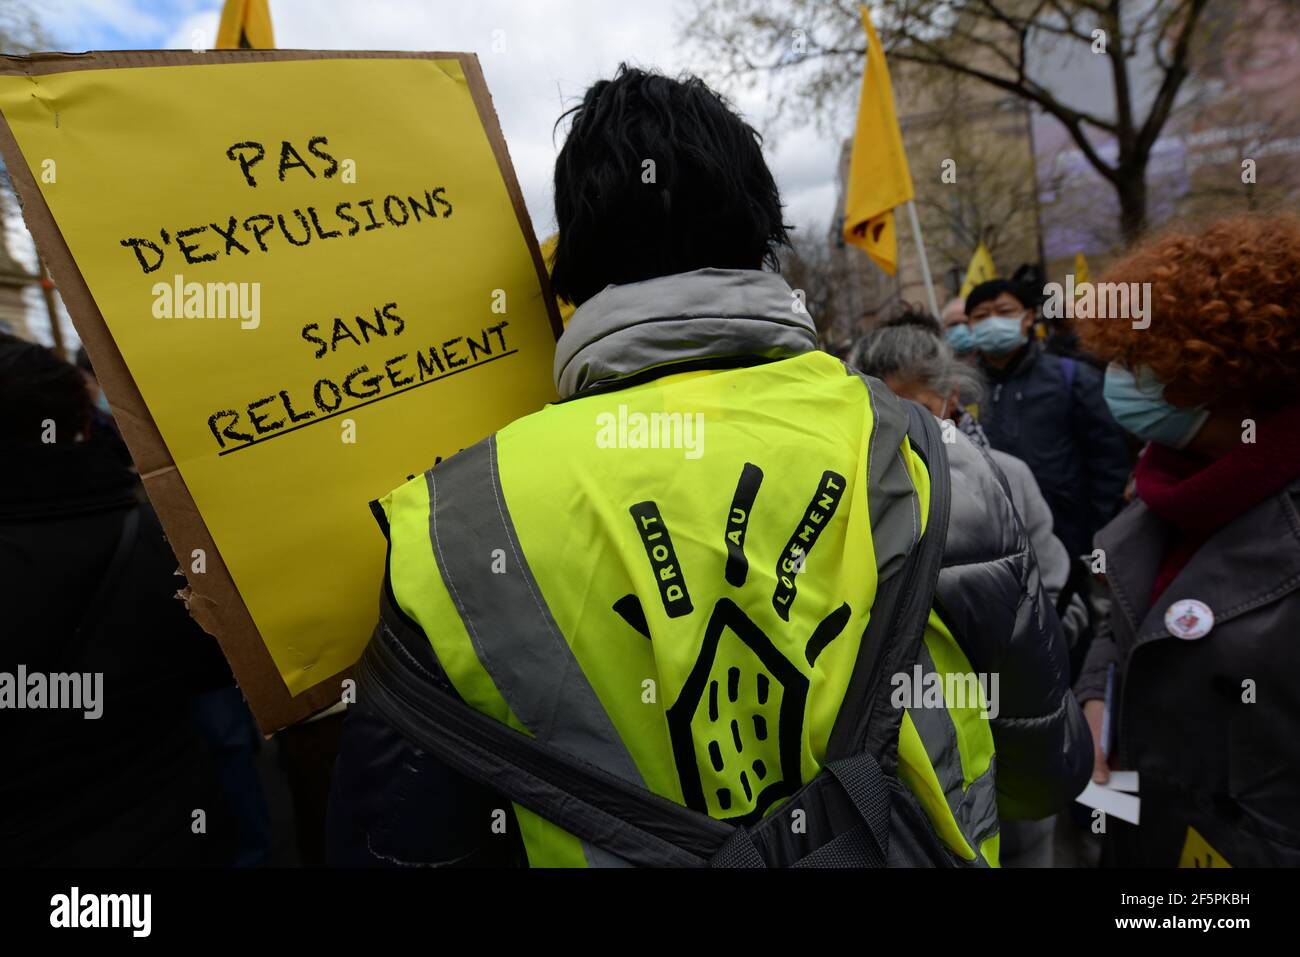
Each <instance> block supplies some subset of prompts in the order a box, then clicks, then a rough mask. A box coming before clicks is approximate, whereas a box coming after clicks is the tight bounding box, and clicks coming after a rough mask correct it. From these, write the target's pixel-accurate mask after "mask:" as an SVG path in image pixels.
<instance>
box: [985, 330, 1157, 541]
mask: <svg viewBox="0 0 1300 957" xmlns="http://www.w3.org/2000/svg"><path fill="white" fill-rule="evenodd" d="M980 367H981V369H982V370H983V372H984V375H985V377H986V378H987V379H988V386H989V387H988V393H987V395H986V396H985V398H984V401H983V402H982V403H981V405H980V415H979V421H980V425H981V426H982V427H983V428H984V432H985V434H986V435H987V436H988V438H989V442H990V443H991V444H992V446H993V447H994V448H995V449H999V450H1001V451H1003V452H1007V453H1009V454H1011V455H1014V456H1015V457H1016V458H1018V459H1020V460H1021V461H1022V462H1024V463H1025V464H1026V465H1028V466H1029V470H1030V471H1031V472H1033V473H1034V478H1035V479H1037V480H1038V487H1039V489H1040V490H1041V491H1042V493H1043V498H1044V499H1046V500H1047V505H1048V507H1049V508H1050V509H1051V510H1052V523H1053V531H1054V532H1055V534H1056V537H1057V538H1059V539H1060V540H1061V542H1062V543H1063V544H1064V545H1065V547H1066V550H1067V551H1069V553H1070V554H1071V555H1072V556H1078V555H1082V554H1085V553H1087V552H1089V551H1091V550H1092V537H1093V535H1094V534H1096V532H1097V530H1098V529H1099V528H1101V527H1102V526H1103V525H1105V524H1106V523H1107V522H1108V521H1110V520H1111V518H1113V517H1114V515H1115V513H1116V511H1118V509H1119V507H1120V504H1121V497H1122V496H1123V493H1124V485H1125V483H1126V482H1127V481H1128V477H1129V472H1130V471H1131V468H1132V462H1131V457H1130V455H1129V450H1128V444H1127V442H1126V441H1125V438H1124V432H1123V431H1122V430H1121V429H1120V427H1119V426H1118V425H1116V424H1115V420H1114V419H1113V418H1112V417H1111V414H1110V411H1109V409H1107V407H1106V400H1105V399H1104V398H1103V396H1102V376H1101V373H1099V372H1098V371H1097V370H1096V369H1095V368H1094V367H1093V366H1091V365H1089V364H1088V363H1086V362H1081V361H1079V360H1078V359H1074V358H1068V357H1063V356H1058V355H1052V354H1051V353H1048V352H1044V351H1043V347H1042V346H1041V345H1039V344H1038V343H1037V342H1031V343H1030V344H1029V345H1027V346H1025V347H1023V349H1022V350H1021V352H1020V353H1019V354H1018V355H1017V356H1016V357H1015V358H1014V359H1012V361H1011V363H1010V364H1009V365H1008V366H1007V367H1006V368H1005V369H995V368H993V367H992V366H990V365H989V364H988V363H986V362H981V363H980Z"/></svg>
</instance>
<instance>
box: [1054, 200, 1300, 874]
mask: <svg viewBox="0 0 1300 957" xmlns="http://www.w3.org/2000/svg"><path fill="white" fill-rule="evenodd" d="M1106 279H1107V280H1108V281H1111V282H1149V283H1151V286H1152V300H1151V301H1152V304H1153V306H1152V312H1151V316H1150V320H1151V322H1150V327H1149V328H1143V329H1135V328H1133V325H1132V323H1129V322H1124V321H1117V320H1114V319H1100V318H1082V319H1080V320H1079V323H1078V325H1079V331H1080V337H1081V339H1082V341H1083V344H1084V346H1085V347H1086V348H1088V349H1089V350H1090V351H1091V352H1093V353H1094V354H1095V355H1097V356H1098V357H1100V358H1102V359H1104V360H1106V361H1107V362H1109V363H1110V365H1109V367H1108V368H1107V371H1106V383H1105V397H1106V403H1107V405H1108V406H1109V407H1110V410H1111V412H1112V413H1113V414H1114V416H1115V419H1116V420H1117V421H1118V422H1119V423H1120V425H1122V426H1123V427H1124V428H1125V429H1127V430H1128V431H1129V432H1131V433H1133V434H1134V435H1135V436H1136V437H1137V438H1138V439H1139V440H1141V441H1144V442H1146V443H1148V444H1147V445H1146V447H1145V448H1144V450H1143V452H1142V454H1141V457H1140V459H1139V461H1138V466H1137V472H1136V480H1135V487H1136V496H1137V497H1136V500H1135V501H1133V502H1132V503H1131V504H1130V505H1129V506H1128V507H1127V508H1126V509H1125V510H1124V511H1123V512H1121V513H1120V515H1119V516H1117V517H1116V518H1115V520H1114V521H1112V522H1111V523H1110V524H1108V525H1107V526H1106V527H1105V528H1104V529H1102V530H1101V532H1100V533H1099V534H1098V535H1097V545H1098V546H1099V547H1100V548H1101V549H1103V550H1104V553H1105V556H1106V583H1107V587H1108V589H1109V591H1110V593H1111V596H1112V599H1113V600H1112V602H1111V612H1110V616H1109V619H1108V620H1107V621H1106V622H1105V623H1103V625H1102V627H1101V628H1100V629H1099V632H1098V636H1097V639H1096V640H1095V641H1094V643H1093V645H1092V648H1091V649H1090V651H1089V655H1088V659H1087V661H1086V662H1085V665H1084V669H1083V674H1082V675H1081V677H1080V678H1079V680H1078V681H1077V682H1076V685H1075V693H1076V695H1077V696H1078V698H1079V700H1080V702H1081V703H1083V704H1084V710H1085V712H1086V714H1087V715H1088V718H1089V725H1090V727H1091V728H1092V731H1093V737H1094V744H1095V769H1094V780H1096V781H1099V782H1104V781H1106V780H1108V779H1109V777H1110V773H1111V771H1112V770H1113V769H1124V770H1134V771H1137V772H1138V784H1139V788H1140V791H1139V797H1140V800H1141V814H1140V820H1141V824H1140V825H1139V826H1132V825H1128V824H1125V823H1123V822H1121V821H1112V822H1110V824H1109V825H1108V827H1107V831H1106V837H1107V842H1108V851H1109V853H1110V855H1111V858H1112V859H1113V861H1114V862H1115V863H1118V864H1121V865H1156V866H1162V865H1163V866H1170V865H1174V864H1183V865H1187V866H1202V867H1203V866H1223V865H1225V864H1226V865H1231V866H1234V867H1240V866H1275V865H1285V866H1296V865H1297V864H1300V775H1298V774H1297V773H1296V768H1300V681H1297V679H1296V670H1295V669H1296V664H1297V658H1298V657H1300V655H1298V653H1297V651H1296V648H1297V644H1296V634H1297V631H1300V519H1297V506H1298V505H1300V438H1297V436H1298V435H1300V433H1298V432H1297V428H1296V426H1297V425H1298V424H1300V385H1298V383H1300V315H1297V308H1298V307H1297V302H1300V220H1297V219H1295V218H1293V217H1273V218H1262V217H1261V218H1254V217H1240V218H1234V219H1229V220H1224V221H1220V222H1218V223H1215V224H1213V225H1211V226H1210V227H1209V228H1207V229H1206V230H1205V231H1204V232H1202V233H1200V234H1199V235H1194V234H1186V233H1173V234H1170V235H1168V236H1166V237H1164V238H1160V239H1156V240H1154V241H1151V242H1149V243H1148V244H1147V245H1145V246H1143V247H1140V248H1139V249H1137V250H1136V251H1134V252H1133V253H1132V254H1131V255H1129V256H1128V257H1127V258H1125V259H1124V260H1122V261H1121V262H1119V263H1118V264H1116V265H1115V266H1114V268H1113V269H1112V270H1111V271H1110V273H1109V275H1108V276H1107V277H1106Z"/></svg>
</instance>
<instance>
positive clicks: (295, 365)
mask: <svg viewBox="0 0 1300 957" xmlns="http://www.w3.org/2000/svg"><path fill="white" fill-rule="evenodd" d="M96 56H100V57H103V56H105V55H102V54H99V55H96ZM109 56H111V55H109ZM151 56H152V57H156V58H161V61H160V60H154V61H151V60H149V57H151ZM315 56H317V55H313V54H306V53H269V52H256V53H238V52H234V51H231V52H221V53H212V54H206V55H193V56H192V55H188V54H137V55H134V56H132V58H131V61H130V62H131V64H132V65H123V64H122V63H120V62H116V63H112V64H111V65H112V68H93V67H91V68H87V67H86V65H85V64H81V63H79V64H77V65H76V67H75V68H69V69H65V70H64V71H58V70H57V66H58V64H57V63H55V64H54V67H55V69H53V70H52V71H49V70H45V71H42V68H41V65H40V64H39V63H37V64H31V63H30V62H29V61H28V66H27V67H26V68H25V69H21V75H18V72H19V71H18V70H15V69H14V68H13V64H14V63H15V62H17V61H15V60H9V61H8V66H9V69H8V70H7V71H6V72H8V73H9V74H10V75H6V76H0V113H3V116H4V119H5V121H6V122H7V128H8V131H11V133H12V137H13V140H14V141H16V144H17V147H18V149H19V150H20V151H21V158H22V161H24V162H25V164H26V170H25V171H24V172H25V173H29V174H30V175H29V176H28V175H25V176H24V177H23V178H22V179H23V182H20V184H19V185H20V190H22V188H23V185H24V183H27V184H28V189H27V190H26V191H27V192H29V193H30V191H31V184H34V185H35V187H36V189H38V190H39V200H40V201H43V205H44V206H45V207H48V212H49V214H50V215H51V216H52V222H53V225H54V226H55V227H57V232H58V233H59V234H61V238H62V240H63V241H64V242H66V247H67V250H68V251H69V252H70V254H71V258H72V260H74V261H75V269H76V270H77V272H78V273H79V276H80V277H81V278H82V279H84V283H85V287H86V289H87V290H88V292H89V299H90V300H93V302H91V303H88V304H80V305H81V306H82V307H81V308H75V307H76V306H77V305H79V304H78V302H77V297H76V295H75V290H74V295H72V296H69V295H68V290H67V287H68V286H69V285H75V283H73V282H72V278H71V277H70V275H69V268H68V266H67V265H66V264H65V265H64V268H63V270H62V274H60V271H58V270H56V271H55V276H56V279H57V280H58V281H59V285H60V287H61V288H64V290H65V298H67V299H68V301H69V306H70V308H71V309H72V311H73V316H74V319H76V320H77V321H78V327H79V329H82V336H83V339H85V340H86V341H87V346H88V348H90V347H91V346H92V344H94V345H97V346H98V354H97V351H96V349H91V358H92V360H93V361H94V362H95V364H96V367H97V368H98V367H99V366H100V361H101V357H102V356H103V355H104V353H106V352H107V351H108V350H107V349H106V347H105V346H104V345H103V341H104V337H97V336H96V335H94V330H93V329H92V328H91V327H92V326H94V325H95V323H96V322H97V321H98V317H99V316H102V322H103V324H105V325H106V327H107V332H108V333H109V335H110V336H111V342H112V343H113V344H115V346H116V349H117V350H118V351H119V352H120V356H121V358H122V359H123V360H124V361H125V368H126V370H128V371H129V378H130V379H131V380H134V384H135V386H136V387H137V388H138V390H139V395H140V396H141V397H143V402H144V405H145V407H147V413H148V416H149V417H152V420H153V422H154V423H155V424H156V428H157V433H158V435H159V436H160V438H161V440H162V442H163V443H165V449H166V452H167V453H168V455H169V458H170V462H171V463H172V464H174V466H175V468H176V469H178V470H179V472H180V477H181V478H182V479H183V488H182V492H183V491H184V490H188V494H189V496H190V497H192V502H193V505H194V506H196V507H197V511H198V513H199V515H201V518H202V524H204V525H205V526H206V529H207V531H208V532H209V533H210V535H211V540H212V542H213V543H214V544H215V546H216V549H217V550H218V551H219V553H220V559H221V563H222V564H223V566H224V569H225V570H227V571H228V574H229V577H230V579H231V580H232V581H233V585H234V586H235V588H236V589H237V595H235V596H234V598H235V599H237V600H242V603H243V605H244V606H246V608H247V611H248V613H249V615H250V616H251V619H252V622H253V624H254V625H255V627H256V632H257V633H258V634H259V635H260V640H261V642H262V644H263V645H264V647H265V649H266V651H267V652H269V657H270V660H271V661H272V662H273V663H274V669H275V672H276V673H277V675H278V677H279V678H280V679H281V680H282V683H283V690H282V691H281V692H280V693H281V694H283V693H284V692H287V694H288V695H289V696H290V697H292V696H294V695H298V694H300V693H302V692H304V691H306V690H307V689H309V688H312V687H313V686H315V685H317V684H319V683H320V682H322V681H324V680H326V679H328V678H330V677H331V676H334V677H337V676H338V675H339V673H341V672H343V671H344V670H345V669H347V668H348V667H349V666H350V665H351V664H352V663H353V662H354V661H355V660H356V658H357V657H358V655H359V654H360V652H361V650H362V648H363V647H364V645H365V643H366V641H367V639H368V637H369V633H370V631H371V629H372V627H373V625H374V622H375V619H376V614H377V602H378V591H379V587H380V581H381V575H382V568H383V559H384V548H385V543H384V539H383V536H382V535H381V534H380V532H379V530H378V528H377V527H376V525H375V521H374V519H373V517H372V515H371V513H370V511H369V508H368V504H367V503H368V502H369V501H370V500H372V499H375V498H378V497H379V496H381V495H382V494H384V493H385V492H387V491H388V490H389V489H391V488H392V487H394V486H396V485H398V484H400V483H401V482H402V481H404V480H405V479H406V478H407V477H408V476H410V475H412V474H414V473H418V472H420V471H423V470H424V469H425V468H427V467H429V466H430V465H432V464H434V462H435V461H436V460H437V459H439V458H442V457H446V456H449V455H452V454H454V453H455V452H456V451H458V450H459V449H461V448H463V447H466V446H468V445H470V444H472V443H473V442H475V441H477V440H478V439H480V438H482V437H484V436H485V435H487V434H489V433H490V432H492V431H493V430H495V429H497V428H499V427H501V426H502V425H504V424H505V423H506V422H508V421H510V420H512V419H514V418H516V417H518V416H519V415H522V414H525V413H527V412H530V411H533V410H535V409H537V408H539V407H540V406H541V405H543V404H544V403H545V402H546V401H549V400H550V399H552V398H553V397H554V387H553V384H552V378H551V363H552V358H553V353H554V340H555V334H556V329H557V328H558V319H557V318H556V317H555V316H554V313H553V305H551V304H550V303H549V294H548V292H547V291H546V290H545V276H544V274H543V273H542V271H541V270H540V268H539V266H540V260H539V259H538V257H537V253H536V242H535V240H534V238H533V236H532V233H531V229H530V228H529V226H528V223H527V217H526V216H525V215H523V214H522V202H521V200H520V197H519V192H518V187H517V185H516V184H515V182H514V178H513V173H511V171H510V168H509V161H508V158H507V157H506V156H505V152H504V144H503V143H501V142H500V133H499V131H498V130H497V129H496V126H495V117H494V116H493V115H492V113H491V108H490V102H489V101H488V100H487V97H486V92H485V91H484V90H483V89H481V76H480V75H479V74H478V68H477V63H476V61H474V60H473V58H472V57H466V56H464V55H453V54H424V55H416V56H400V55H399V56H385V55H372V54H347V55H342V56H339V55H326V56H327V58H322V59H317V58H315ZM205 58H206V59H205ZM168 59H169V60H171V61H176V60H180V61H181V62H179V63H177V62H167V63H166V65H162V63H163V62H166V61H167V60H168ZM135 64H139V65H135ZM108 65H109V64H105V66H108ZM33 66H35V67H37V69H33V68H32V67H33ZM44 66H45V67H50V64H49V63H46V64H45V65H44ZM4 139H5V141H6V143H5V144H0V145H7V141H8V137H7V136H5V137H4ZM494 141H495V142H494ZM9 165H10V167H11V169H12V168H13V167H14V166H15V165H16V164H15V163H14V161H13V158H10V163H9ZM34 200H36V197H35V196H31V195H28V196H24V205H25V207H26V212H27V214H28V218H29V221H32V220H33V218H34V217H33V207H34V206H38V207H39V206H41V202H39V201H37V202H34ZM37 212H38V213H39V212H43V210H37ZM39 218H40V216H39V215H37V216H36V217H35V219H38V220H39ZM40 225H41V224H40V223H34V224H33V229H34V232H36V234H37V240H38V243H42V230H41V229H40V228H38V227H39V226H40ZM47 225H48V224H47ZM51 232H52V231H51V230H49V229H48V228H47V229H45V230H44V233H45V235H46V237H47V238H48V237H49V235H50V234H51ZM49 244H50V245H54V243H52V242H51V243H49ZM45 245H46V244H45V243H42V251H43V252H44V251H45V250H44V246H45ZM46 255H47V258H51V268H52V269H54V259H53V257H50V256H49V254H48V253H47V254H46ZM92 306H93V308H91V307H92ZM95 310H97V313H98V315H90V314H89V313H92V312H94V311H95ZM79 313H80V315H79ZM83 326H84V327H85V328H83ZM109 358H110V359H111V357H109ZM101 377H103V372H101ZM110 378H111V377H110ZM106 392H107V394H108V397H109V399H110V402H112V404H113V405H114V407H115V409H118V416H119V420H124V419H131V418H134V417H133V416H131V415H130V413H129V406H130V400H131V397H132V394H131V393H130V390H129V389H126V388H123V387H120V384H118V386H117V387H115V384H114V383H112V382H109V383H106ZM119 399H120V400H121V401H120V402H119ZM119 405H121V406H123V408H121V409H119V408H118V407H119ZM124 412H125V413H126V414H125V415H124ZM123 424H124V429H125V428H126V427H127V425H128V423H127V422H126V421H124V422H123ZM132 431H135V432H136V433H137V434H136V435H135V436H134V441H133V435H132ZM139 432H140V430H139V429H127V439H128V441H129V442H130V443H131V445H132V450H133V452H135V453H136V459H137V462H138V463H140V466H141V471H142V473H143V474H145V476H146V482H147V484H148V481H149V479H151V478H154V477H155V476H153V475H151V474H150V472H147V471H146V465H148V464H152V463H144V462H141V458H142V455H141V454H140V452H139V450H138V447H139V446H141V445H143V444H146V440H145V439H142V438H140V434H139ZM143 457H145V458H147V457H148V455H147V451H146V454H145V455H144V456H143ZM150 471H154V472H159V474H161V473H162V472H165V471H167V467H166V466H164V467H163V468H162V469H161V470H159V469H151V470H150ZM154 491H155V490H154V489H153V488H150V492H151V495H153V497H154V499H155V502H156V504H158V505H159V511H160V512H164V513H165V512H167V511H170V510H173V507H174V506H175V505H176V503H175V502H174V501H172V500H171V497H170V496H169V495H167V494H163V495H161V497H160V496H159V495H154V494H153V493H154ZM164 491H165V490H164ZM166 518H167V516H166V514H164V521H166ZM168 532H169V537H171V538H172V539H173V542H172V544H173V547H174V548H175V549H176V551H177V556H178V558H179V559H180V561H181V565H182V568H183V570H185V571H186V573H187V576H188V577H189V579H190V583H191V586H192V588H193V590H194V591H195V592H196V593H198V594H199V595H200V596H201V597H205V598H206V600H207V601H208V602H210V603H211V602H216V603H220V602H221V601H227V600H230V599H231V596H230V595H222V594H221V593H220V589H218V590H217V591H216V592H214V591H213V589H212V588H210V587H208V586H209V584H210V583H208V582H207V581H206V580H205V577H204V576H205V575H206V574H207V570H206V569H202V568H200V565H202V564H203V563H202V562H201V561H200V556H197V555H195V554H193V552H194V551H195V550H194V549H189V548H187V547H185V546H187V545H189V544H191V543H189V542H178V541H176V540H175V539H176V533H175V532H174V531H173V529H172V527H171V526H170V525H169V526H168ZM214 594H215V595H216V596H217V597H215V598H214V597H213V595H214ZM191 608H192V609H194V604H193V603H192V605H191ZM198 617H200V620H201V621H202V620H203V618H202V616H201V615H200V616H198ZM216 624H217V626H218V627H217V628H215V629H214V628H212V627H210V628H209V630H215V631H217V632H218V637H220V638H221V639H222V641H223V647H225V648H226V651H227V653H228V654H229V655H230V656H231V659H232V662H234V663H235V665H236V671H237V676H238V677H239V678H240V683H241V685H243V686H244V687H245V691H246V693H248V694H249V697H250V700H251V701H252V702H253V704H254V707H255V709H256V708H257V707H258V705H259V702H258V701H257V700H254V699H255V697H260V696H261V691H260V690H259V688H260V686H261V685H262V684H264V682H263V681H261V680H260V679H261V676H258V675H254V674H251V673H249V672H250V671H251V670H252V669H253V665H251V664H247V663H245V664H244V671H245V673H244V674H239V671H240V664H241V661H240V660H239V659H240V658H241V656H240V655H239V654H232V646H233V645H235V644H238V642H237V641H235V640H234V639H231V638H230V637H229V636H227V635H222V634H220V622H216ZM243 658H244V660H245V662H247V661H251V660H252V659H249V658H248V657H247V656H243ZM335 684H337V682H335ZM250 687H251V688H252V689H253V693H250ZM316 697H317V699H319V696H316ZM262 710H263V711H264V712H265V711H267V710H269V706H264V707H263V709H262ZM294 710H297V711H302V710H307V709H289V710H286V709H285V708H283V707H279V708H277V709H276V714H277V717H275V718H273V719H267V718H266V716H265V714H260V715H259V719H260V720H262V724H263V727H264V728H267V727H268V725H272V726H278V725H279V724H282V723H284V721H285V720H287V719H288V717H291V716H293V715H291V714H290V711H294Z"/></svg>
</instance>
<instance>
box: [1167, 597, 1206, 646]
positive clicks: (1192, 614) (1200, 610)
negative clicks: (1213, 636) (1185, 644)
mask: <svg viewBox="0 0 1300 957" xmlns="http://www.w3.org/2000/svg"><path fill="white" fill-rule="evenodd" d="M1165 627H1166V628H1168V629H1169V634H1171V635H1173V636H1174V637H1175V638H1182V639H1183V640H1184V641H1195V640H1196V639H1197V638H1204V637H1205V636H1206V635H1208V634H1209V633H1210V629H1211V628H1213V627H1214V612H1212V611H1210V606H1209V605H1207V604H1206V603H1205V602H1203V601H1197V600H1196V599H1195V598H1184V599H1183V600H1182V601H1176V602H1174V603H1173V604H1172V605H1170V606H1169V609H1168V610H1167V611H1166V612H1165Z"/></svg>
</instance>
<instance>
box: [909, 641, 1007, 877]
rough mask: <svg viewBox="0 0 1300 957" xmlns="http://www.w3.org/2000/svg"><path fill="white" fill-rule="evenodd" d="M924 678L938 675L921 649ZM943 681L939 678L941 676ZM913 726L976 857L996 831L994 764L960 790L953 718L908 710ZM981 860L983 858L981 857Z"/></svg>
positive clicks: (939, 711) (934, 711)
mask: <svg viewBox="0 0 1300 957" xmlns="http://www.w3.org/2000/svg"><path fill="white" fill-rule="evenodd" d="M917 663H918V664H920V666H921V671H922V673H923V674H926V675H929V674H938V673H939V669H938V668H936V667H935V665H934V659H933V658H931V657H930V650H929V649H928V648H926V647H925V645H924V644H922V645H921V654H920V655H919V657H918V658H917ZM940 677H941V678H942V675H940ZM907 713H908V714H909V715H911V718H912V724H913V725H915V727H916V731H917V733H918V734H919V735H920V736H921V741H922V742H923V743H924V744H925V753H926V756H927V757H928V758H929V759H930V764H931V765H933V766H934V773H935V775H936V776H937V777H938V779H939V786H940V787H941V788H943V796H944V798H945V799H946V800H947V802H948V810H950V811H952V816H953V817H954V818H955V819H956V821H957V826H958V827H959V828H960V829H961V832H962V834H963V835H965V837H966V842H967V843H968V844H970V846H971V849H972V850H974V851H975V853H976V854H977V855H978V854H979V853H980V845H981V844H983V843H984V841H986V840H988V838H990V837H992V836H993V835H994V834H995V833H996V832H997V830H998V793H997V784H996V781H995V779H994V764H995V760H996V758H995V759H994V760H991V761H989V767H988V770H987V771H985V772H984V773H983V774H981V775H980V776H979V777H977V778H976V779H975V780H974V781H972V782H971V783H970V787H968V788H966V789H965V791H963V790H962V781H963V776H962V765H961V751H960V750H959V749H958V747H957V728H956V727H955V726H954V725H953V722H952V715H950V714H949V713H948V709H947V708H946V707H943V708H908V709H907ZM981 857H982V856H981Z"/></svg>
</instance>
